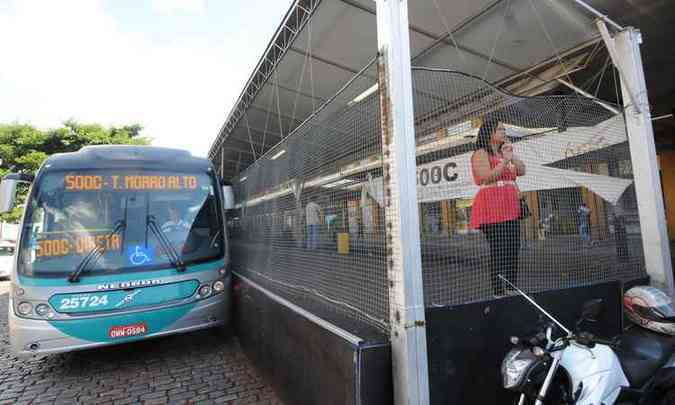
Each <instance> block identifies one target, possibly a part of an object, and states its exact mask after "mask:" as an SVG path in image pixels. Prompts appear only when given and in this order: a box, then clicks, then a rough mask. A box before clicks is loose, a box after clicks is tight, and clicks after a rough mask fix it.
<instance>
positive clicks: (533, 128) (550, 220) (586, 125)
mask: <svg viewBox="0 0 675 405" xmlns="http://www.w3.org/2000/svg"><path fill="white" fill-rule="evenodd" d="M360 79H368V76H365V75H363V76H362V77H360ZM368 80H370V81H369V82H368ZM368 80H365V81H364V80H359V81H358V85H356V84H354V85H353V86H347V87H346V88H345V89H344V90H343V92H342V94H341V98H343V99H345V100H350V101H349V102H348V103H346V105H344V104H343V105H341V106H339V107H336V108H325V109H323V110H321V111H319V112H318V113H317V114H315V115H314V116H313V117H312V118H311V119H310V120H309V121H307V122H306V123H305V124H304V125H302V126H301V127H300V128H299V129H298V130H296V131H295V132H294V133H292V134H291V135H290V136H288V137H287V138H286V139H285V140H284V141H282V142H281V143H280V144H279V145H277V146H276V147H275V148H273V149H272V150H271V151H270V152H268V153H267V154H266V155H265V156H263V157H262V158H260V159H258V161H257V162H256V163H255V164H254V165H253V166H251V167H250V168H249V169H247V170H246V171H245V172H243V173H242V174H241V175H240V176H239V178H237V179H235V180H234V184H235V193H236V196H237V199H238V209H237V210H236V211H234V212H232V213H230V214H229V218H228V226H229V231H230V236H231V238H232V252H233V266H234V269H235V271H237V272H238V273H240V274H242V275H244V276H246V277H249V278H251V279H253V280H254V281H256V282H258V283H261V284H263V285H265V286H266V287H268V288H270V289H272V290H273V291H276V292H278V293H280V294H282V295H284V296H285V297H287V298H288V299H290V300H292V301H294V302H295V303H296V304H298V305H301V306H304V307H305V308H307V309H309V310H310V311H312V312H315V313H319V314H320V315H323V316H326V317H328V318H331V319H332V320H333V321H335V322H337V323H338V324H341V325H342V326H343V327H345V328H347V329H350V330H354V329H356V328H358V327H359V326H358V325H359V324H366V325H370V326H374V327H377V328H379V329H381V330H383V331H386V330H387V329H388V322H389V320H388V318H389V303H388V300H389V298H388V286H387V267H386V263H385V261H386V257H387V246H386V245H387V238H386V233H387V229H386V226H385V221H384V219H385V218H386V212H385V211H386V204H385V196H384V194H385V192H384V186H383V164H386V160H383V158H386V156H385V157H383V154H382V141H381V131H380V106H379V94H378V91H377V89H376V88H375V87H371V86H372V85H374V84H375V80H374V79H373V78H370V79H368ZM354 83H356V82H354ZM364 83H368V85H367V86H364ZM413 86H414V109H415V133H416V144H417V151H416V153H417V183H418V184H417V193H418V199H419V216H420V217H419V218H420V229H419V230H406V231H409V232H417V231H419V232H420V235H421V251H422V267H423V280H424V291H425V305H426V306H444V305H454V304H460V303H466V302H471V301H477V300H486V299H493V298H495V297H497V298H498V297H500V296H503V295H505V294H508V293H509V291H508V289H504V286H503V284H502V283H499V282H498V281H497V280H496V278H495V276H496V274H503V275H505V276H506V277H508V278H509V279H510V280H511V281H512V282H513V283H515V284H517V285H518V286H519V287H521V288H523V289H525V290H526V291H541V290H547V289H559V288H566V287H571V286H577V285H582V284H588V283H592V282H598V281H603V280H613V279H622V280H629V279H636V278H639V277H642V276H644V275H645V271H644V260H643V256H642V247H641V240H640V231H639V229H640V228H639V222H638V215H637V204H636V200H635V191H634V187H633V186H632V172H631V165H630V152H629V149H628V143H627V138H626V131H625V129H624V121H623V118H622V115H621V114H615V113H613V112H611V111H609V110H608V108H609V109H612V107H611V106H605V107H603V106H601V105H600V104H598V103H597V102H596V101H593V100H591V99H588V98H583V97H577V96H540V97H534V98H521V97H516V96H512V95H508V94H506V93H503V92H502V91H500V90H499V89H496V88H493V87H491V86H490V85H489V84H487V83H486V82H484V81H482V80H480V79H477V78H474V77H472V76H468V75H465V74H461V73H457V72H451V71H445V70H435V69H424V68H415V69H413ZM366 89H367V90H366ZM364 90H366V91H364ZM485 125H488V126H490V125H492V126H491V127H490V128H489V129H490V131H487V132H488V134H487V138H485V139H487V141H486V142H487V143H485V144H484V145H483V146H485V147H486V148H493V146H492V145H493V143H491V140H492V141H495V139H496V138H495V137H494V136H493V135H492V134H493V133H494V132H498V133H499V135H498V136H497V138H499V137H501V138H499V139H498V140H499V142H503V144H504V145H503V146H501V148H502V149H500V148H496V146H495V147H494V149H492V150H491V151H487V149H485V150H483V151H478V149H480V148H477V147H476V143H477V139H478V138H480V136H479V133H481V132H486V131H485V130H483V131H481V129H480V128H481V126H485ZM510 149H512V152H511V151H510ZM497 168H498V170H496V169H497ZM497 171H499V173H497ZM521 201H522V202H521ZM525 207H527V211H528V212H529V215H526V217H525V218H520V217H521V215H520V214H521V212H523V213H524V212H525V210H524V208H525ZM352 321H353V322H352Z"/></svg>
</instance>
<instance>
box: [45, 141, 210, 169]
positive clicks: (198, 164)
mask: <svg viewBox="0 0 675 405" xmlns="http://www.w3.org/2000/svg"><path fill="white" fill-rule="evenodd" d="M139 166H142V167H143V168H146V169H151V170H152V169H154V170H166V169H168V168H170V169H171V170H177V171H206V170H208V169H209V168H210V167H211V163H210V162H209V160H208V159H205V158H199V157H194V156H192V155H191V154H190V152H188V151H185V150H182V149H172V148H160V147H156V146H137V145H96V146H85V147H83V148H82V149H80V150H79V151H77V152H72V153H56V154H53V155H51V156H50V157H49V158H48V159H47V160H46V161H45V164H44V166H43V170H48V171H51V170H69V169H107V168H110V169H112V168H120V169H123V168H136V167H139Z"/></svg>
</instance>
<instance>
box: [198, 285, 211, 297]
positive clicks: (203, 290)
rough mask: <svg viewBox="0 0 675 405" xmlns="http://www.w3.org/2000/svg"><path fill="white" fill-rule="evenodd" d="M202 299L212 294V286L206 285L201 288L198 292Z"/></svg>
mask: <svg viewBox="0 0 675 405" xmlns="http://www.w3.org/2000/svg"><path fill="white" fill-rule="evenodd" d="M197 293H198V294H199V296H200V297H206V296H207V295H209V294H211V286H210V285H208V284H204V285H203V286H201V287H199V291H197Z"/></svg>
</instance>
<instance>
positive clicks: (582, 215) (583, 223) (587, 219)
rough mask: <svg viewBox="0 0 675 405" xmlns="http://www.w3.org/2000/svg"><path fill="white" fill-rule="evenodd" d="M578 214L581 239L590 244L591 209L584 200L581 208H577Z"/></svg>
mask: <svg viewBox="0 0 675 405" xmlns="http://www.w3.org/2000/svg"><path fill="white" fill-rule="evenodd" d="M577 214H579V235H581V240H582V241H584V243H587V244H590V243H591V232H590V229H589V226H590V223H591V209H590V208H588V206H587V205H586V203H585V202H584V201H582V202H581V205H580V206H579V209H577Z"/></svg>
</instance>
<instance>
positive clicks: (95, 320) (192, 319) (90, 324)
mask: <svg viewBox="0 0 675 405" xmlns="http://www.w3.org/2000/svg"><path fill="white" fill-rule="evenodd" d="M230 299H231V293H230V291H229V289H226V290H225V291H224V292H223V293H221V294H218V295H215V296H212V297H210V298H206V299H203V300H200V301H196V302H193V303H189V304H182V305H174V306H169V307H162V308H152V309H149V310H145V311H142V310H140V311H135V312H132V313H126V314H113V315H107V316H99V317H91V318H86V319H73V320H60V321H48V320H37V319H26V318H21V317H18V316H16V314H15V313H14V310H13V308H14V305H13V303H12V302H11V298H10V305H9V332H10V343H11V346H12V351H13V352H14V353H15V354H17V355H19V356H29V355H34V354H52V353H62V352H69V351H73V350H83V349H90V348H95V347H101V346H108V345H115V344H120V343H126V342H131V341H138V340H144V339H148V338H154V337H160V336H166V335H172V334H177V333H185V332H191V331H195V330H199V329H205V328H210V327H219V326H224V325H228V324H229V320H230V319H229V318H230V307H231V305H230ZM130 325H141V328H145V329H144V330H145V332H146V333H141V334H138V335H135V336H128V337H119V336H114V335H115V334H114V333H112V332H111V331H112V330H113V329H115V328H117V329H116V330H119V328H125V327H128V326H130ZM136 330H138V329H136ZM117 335H119V333H118V334H117Z"/></svg>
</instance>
